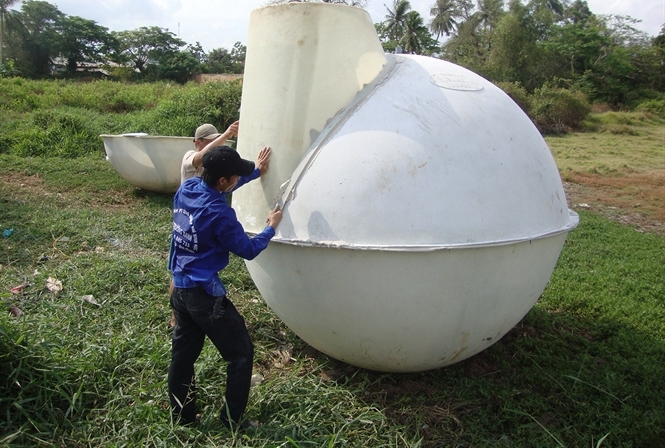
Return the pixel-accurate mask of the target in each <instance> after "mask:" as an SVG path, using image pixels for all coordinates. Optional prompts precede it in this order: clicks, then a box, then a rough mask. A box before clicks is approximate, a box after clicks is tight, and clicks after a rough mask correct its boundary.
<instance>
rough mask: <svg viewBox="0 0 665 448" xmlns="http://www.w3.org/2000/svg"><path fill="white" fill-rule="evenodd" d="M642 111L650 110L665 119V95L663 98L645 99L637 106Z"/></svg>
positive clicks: (649, 111)
mask: <svg viewBox="0 0 665 448" xmlns="http://www.w3.org/2000/svg"><path fill="white" fill-rule="evenodd" d="M637 110H638V111H640V112H648V113H650V114H654V115H657V116H659V117H660V118H664V119H665V95H663V98H661V99H656V100H648V101H644V102H642V103H640V104H639V106H637Z"/></svg>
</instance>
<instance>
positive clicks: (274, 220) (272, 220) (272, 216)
mask: <svg viewBox="0 0 665 448" xmlns="http://www.w3.org/2000/svg"><path fill="white" fill-rule="evenodd" d="M280 222H282V210H281V209H280V208H279V207H275V209H274V210H271V211H270V213H268V219H266V224H268V225H269V226H270V227H272V228H273V229H277V226H278V225H279V223H280Z"/></svg>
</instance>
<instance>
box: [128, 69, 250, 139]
mask: <svg viewBox="0 0 665 448" xmlns="http://www.w3.org/2000/svg"><path fill="white" fill-rule="evenodd" d="M241 94H242V84H241V82H240V81H219V82H209V83H205V84H201V85H198V84H195V83H189V84H187V85H186V86H185V87H184V88H183V89H180V90H178V91H176V92H175V93H174V94H173V96H172V97H171V99H169V100H168V101H165V102H162V103H160V104H159V105H158V106H157V107H156V108H155V109H153V110H151V111H150V112H149V113H146V114H144V115H142V116H141V117H138V118H139V120H137V122H135V124H136V128H134V129H132V130H131V131H129V130H128V131H125V132H145V133H147V134H151V135H185V136H190V135H194V131H195V130H196V128H197V127H198V126H200V125H201V124H202V123H211V124H213V125H215V126H216V127H217V128H218V129H220V130H222V129H226V127H227V126H228V125H230V124H231V123H233V122H234V121H235V120H237V119H238V109H239V108H240V97H241Z"/></svg>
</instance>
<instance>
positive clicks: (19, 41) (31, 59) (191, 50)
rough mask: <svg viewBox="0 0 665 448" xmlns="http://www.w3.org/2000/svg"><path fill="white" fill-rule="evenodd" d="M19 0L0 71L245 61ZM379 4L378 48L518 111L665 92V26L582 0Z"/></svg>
mask: <svg viewBox="0 0 665 448" xmlns="http://www.w3.org/2000/svg"><path fill="white" fill-rule="evenodd" d="M17 1H18V0H0V13H1V14H0V19H1V20H0V26H1V30H0V31H1V32H0V37H1V38H2V41H1V45H0V49H1V50H2V52H1V53H0V62H4V64H3V65H2V66H1V67H0V68H1V70H2V71H1V73H0V74H4V75H5V76H6V75H20V76H23V77H26V78H34V79H38V78H48V77H53V76H56V77H75V76H80V75H81V74H86V75H90V74H91V72H95V71H96V72H99V71H101V70H103V71H104V73H105V74H106V75H108V76H110V77H111V78H112V79H120V80H146V81H154V80H160V79H168V80H175V81H178V82H186V81H187V80H189V79H191V76H192V74H195V73H242V72H243V69H244V60H245V53H246V48H245V46H244V45H242V44H241V43H240V42H237V43H236V44H235V45H234V46H233V47H232V48H231V49H225V48H217V49H213V50H212V51H210V52H208V53H206V52H205V51H204V49H203V48H202V47H201V45H200V44H199V43H198V42H197V43H195V44H194V45H191V44H187V43H186V42H184V41H182V40H181V39H179V38H178V37H177V36H176V35H174V34H173V33H171V32H170V31H168V30H167V29H163V28H159V27H156V26H146V27H140V28H138V29H135V30H126V31H109V30H108V29H107V28H105V27H103V26H100V25H98V24H97V23H95V22H94V21H92V20H88V19H84V18H81V17H76V16H69V15H67V14H64V13H62V12H61V11H59V10H58V8H57V6H55V5H53V4H51V3H48V2H46V1H42V0H26V1H24V2H22V4H21V8H20V10H12V9H10V7H11V6H13V5H15V4H16V3H17ZM285 1H287V0H273V1H272V3H282V2H285ZM311 1H324V2H326V3H344V4H349V5H353V6H360V7H364V6H366V1H353V0H350V1H349V0H311ZM385 8H386V16H385V20H384V21H382V22H380V23H376V24H375V28H376V30H377V34H378V36H379V39H380V41H381V43H382V45H383V47H384V49H385V50H386V51H389V52H395V51H397V52H399V51H402V52H403V53H411V54H424V55H429V56H433V57H438V58H442V59H445V60H448V61H451V62H453V63H456V64H459V65H461V66H464V67H466V68H468V69H470V70H472V71H474V72H476V73H478V74H480V75H482V76H484V77H486V78H487V79H489V80H491V81H492V82H494V83H496V84H498V85H500V86H501V87H502V88H504V90H506V91H507V92H508V93H509V94H511V96H513V98H514V99H515V100H516V101H517V102H518V103H519V104H520V105H522V106H523V107H524V108H525V109H526V110H527V112H533V110H529V109H537V108H538V107H540V106H538V105H530V104H526V103H527V101H526V99H527V98H528V97H532V96H533V95H534V94H535V95H540V96H541V97H543V98H547V97H548V95H550V94H551V93H552V92H553V91H554V90H556V89H565V90H566V91H568V92H572V93H571V95H572V96H573V97H575V95H582V96H583V101H587V102H590V103H594V102H596V103H607V104H609V105H610V106H612V107H615V108H621V107H624V108H633V107H635V106H637V105H639V104H640V103H642V102H644V101H648V100H651V101H660V102H661V103H662V102H663V101H665V100H664V99H663V92H665V25H664V27H663V29H662V30H661V31H660V34H659V35H658V36H655V37H650V36H648V35H647V34H646V33H644V32H642V31H639V30H638V29H637V28H636V25H637V24H638V21H637V20H636V19H633V18H631V17H629V16H618V15H607V16H605V15H596V14H594V13H593V12H592V11H591V10H590V9H589V6H588V4H587V2H586V1H584V0H476V1H474V0H433V3H432V5H431V8H430V11H429V12H430V17H429V18H425V17H423V16H421V15H420V14H419V13H418V12H417V11H414V10H412V9H411V4H410V3H409V1H408V0H393V2H392V4H390V5H386V6H385ZM573 97H571V98H572V100H575V98H577V97H575V98H573ZM569 99H570V98H569ZM544 101H545V103H546V104H545V105H547V102H548V101H549V100H547V99H546V100H544ZM659 107H660V108H661V109H662V108H663V106H662V104H660V106H659Z"/></svg>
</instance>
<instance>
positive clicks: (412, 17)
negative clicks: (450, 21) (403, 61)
mask: <svg viewBox="0 0 665 448" xmlns="http://www.w3.org/2000/svg"><path fill="white" fill-rule="evenodd" d="M428 34H429V31H428V30H427V27H426V26H425V22H424V21H423V18H422V16H421V15H420V14H419V13H418V11H409V12H408V13H407V14H406V16H405V17H404V35H403V36H402V38H401V39H400V40H399V44H400V45H401V46H402V48H404V51H405V52H406V53H416V54H420V53H421V52H422V50H423V37H424V36H426V35H428Z"/></svg>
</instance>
